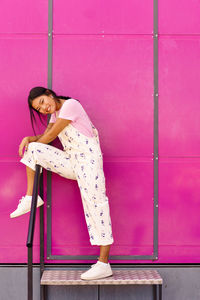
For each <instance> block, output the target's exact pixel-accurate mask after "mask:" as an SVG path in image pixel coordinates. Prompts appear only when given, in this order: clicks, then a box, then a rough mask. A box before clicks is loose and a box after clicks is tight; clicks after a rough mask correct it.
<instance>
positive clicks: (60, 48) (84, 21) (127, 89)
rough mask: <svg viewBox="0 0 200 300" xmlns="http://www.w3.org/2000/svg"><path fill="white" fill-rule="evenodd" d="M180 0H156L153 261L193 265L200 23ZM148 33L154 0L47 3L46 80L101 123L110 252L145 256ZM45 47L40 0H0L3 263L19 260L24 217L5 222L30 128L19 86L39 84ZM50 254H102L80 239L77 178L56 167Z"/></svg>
mask: <svg viewBox="0 0 200 300" xmlns="http://www.w3.org/2000/svg"><path fill="white" fill-rule="evenodd" d="M179 5H180V3H179V2H178V1H175V2H174V0H173V1H172V0H170V1H167V2H166V1H163V0H159V1H158V7H159V14H158V15H159V24H158V28H159V38H158V43H159V44H158V50H159V57H158V63H159V80H158V82H159V88H158V90H159V107H158V110H159V195H158V196H159V199H158V201H159V220H158V221H159V223H158V225H159V236H158V238H159V240H158V242H159V248H158V250H159V259H158V260H157V261H156V262H153V263H155V264H156V263H174V262H175V263H199V262H200V259H199V251H200V236H199V230H200V222H199V190H200V180H199V178H200V176H199V175H200V158H199V157H200V153H199V147H198V146H199V144H200V135H199V125H200V118H199V111H200V102H199V101H198V100H199V99H198V96H199V90H198V86H199V80H200V72H199V69H200V57H199V51H200V42H199V41H200V40H199V36H198V35H195V34H199V31H200V23H199V13H200V4H199V1H197V0H195V1H193V2H192V3H191V2H188V1H185V0H184V1H182V2H181V5H182V6H181V9H180V7H179ZM11 7H12V9H10V8H11ZM33 12H34V14H33ZM32 16H34V17H32ZM152 33H153V1H152V2H149V1H139V0H137V1H136V0H135V1H130V0H128V1H126V2H125V3H124V1H118V2H117V6H116V1H114V0H110V1H100V0H95V1H94V0H93V1H91V0H86V1H84V3H83V2H82V1H80V0H73V1H64V0H60V1H59V2H58V1H54V3H53V73H52V88H53V89H55V91H56V92H58V93H59V94H63V95H66V96H71V97H74V98H78V99H79V100H80V101H81V103H82V104H83V106H84V107H85V109H86V111H87V112H88V114H89V116H90V117H91V119H92V121H93V123H94V124H95V125H96V127H97V128H98V130H99V134H100V141H101V148H102V152H103V154H104V171H105V175H106V184H107V185H106V186H107V194H108V197H109V201H110V210H111V219H112V225H113V236H114V244H113V245H112V247H111V252H110V254H111V255H152V252H153V199H152V198H153V159H152V158H153V155H152V153H153V134H154V133H153V114H154V105H153V100H154V99H153V90H154V87H153V38H152V37H153V35H152ZM47 50H48V2H47V0H46V1H41V0H40V1H38V0H36V1H30V2H29V1H28V2H27V1H25V0H23V1H21V2H20V3H16V2H15V1H13V0H9V1H8V0H7V1H5V0H3V1H2V4H1V11H0V57H1V64H0V80H1V87H0V90H1V103H2V104H1V110H0V120H1V126H2V127H3V130H2V147H1V149H0V153H1V159H0V164H1V174H0V177H1V178H0V179H1V180H0V199H1V202H0V203H1V205H0V213H1V218H0V225H1V228H2V229H3V230H2V231H1V232H2V233H1V239H0V263H21V262H26V261H27V250H26V247H25V243H26V236H27V227H28V221H29V216H28V215H24V216H22V217H20V218H16V219H10V218H9V214H10V212H12V211H13V210H14V209H15V207H16V205H17V202H18V200H19V199H20V198H21V196H22V195H23V194H24V192H25V184H26V175H25V167H24V165H22V164H21V163H19V157H18V146H19V143H20V141H21V139H22V138H23V137H24V136H26V135H32V134H33V133H32V129H31V126H30V120H29V113H28V108H27V94H28V91H29V90H30V88H32V87H33V86H36V85H44V86H47V64H48V58H47V54H48V51H47ZM2 58H3V59H2ZM41 129H42V130H43V128H42V127H41ZM44 200H45V201H46V189H45V197H44ZM37 217H38V215H37ZM45 222H46V218H45ZM38 225H39V224H38V218H37V222H36V233H35V240H34V245H35V246H34V261H35V262H38V261H39V247H38V244H39V237H38V235H39V230H38ZM52 254H53V255H70V254H71V255H72V254H73V255H98V254H99V249H98V247H94V246H93V247H92V246H91V245H90V243H89V236H88V232H87V228H86V223H85V220H84V215H83V208H82V203H81V199H80V193H79V190H78V187H77V184H76V182H74V181H70V180H66V179H64V178H61V177H59V176H58V175H56V174H53V176H52ZM72 262H77V261H72ZM113 262H116V261H113ZM117 262H126V261H124V260H123V261H122V260H121V261H120V260H118V261H117ZM128 262H139V261H134V260H128ZM140 262H146V263H152V261H149V260H148V261H140Z"/></svg>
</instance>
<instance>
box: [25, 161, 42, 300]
mask: <svg viewBox="0 0 200 300" xmlns="http://www.w3.org/2000/svg"><path fill="white" fill-rule="evenodd" d="M40 169H41V166H40V165H36V170H35V177H34V185H33V195H32V203H31V211H30V218H29V226H28V236H27V242H26V246H27V248H28V273H27V276H28V278H27V282H28V295H27V296H28V300H33V238H34V231H35V218H36V208H37V198H38V189H39V182H40V192H39V194H40V196H41V198H43V174H42V173H41V175H40ZM43 271H44V206H43V205H42V206H40V278H41V276H42V273H43ZM40 299H41V300H42V299H45V289H44V288H43V287H42V286H41V288H40Z"/></svg>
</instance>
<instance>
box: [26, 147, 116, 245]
mask: <svg viewBox="0 0 200 300" xmlns="http://www.w3.org/2000/svg"><path fill="white" fill-rule="evenodd" d="M21 162H22V163H24V164H25V165H26V166H28V167H30V168H31V169H33V170H35V165H36V164H39V165H40V166H42V167H43V168H45V169H46V170H49V171H52V172H55V173H57V174H59V175H60V176H63V177H65V178H68V179H72V180H77V182H78V186H79V188H80V193H81V198H82V203H83V209H84V214H85V220H86V224H87V228H88V233H89V236H90V243H91V245H110V244H112V243H113V242H114V239H113V235H112V225H111V219H110V209H109V202H108V197H107V196H106V190H105V177H104V172H103V163H102V157H99V156H97V157H95V156H90V155H88V154H85V153H79V152H78V153H77V151H70V153H68V152H66V151H62V150H60V149H58V148H56V147H53V146H51V145H47V144H42V143H37V142H32V143H30V144H29V145H28V150H27V151H26V152H25V153H24V156H23V158H22V159H21Z"/></svg>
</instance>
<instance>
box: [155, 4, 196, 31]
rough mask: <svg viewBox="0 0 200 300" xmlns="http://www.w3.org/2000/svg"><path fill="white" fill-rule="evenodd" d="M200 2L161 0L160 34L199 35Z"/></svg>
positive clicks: (159, 6) (159, 8)
mask: <svg viewBox="0 0 200 300" xmlns="http://www.w3.org/2000/svg"><path fill="white" fill-rule="evenodd" d="M199 16H200V2H199V0H192V1H188V0H181V1H179V0H167V1H166V0H159V1H158V32H159V33H160V34H199V33H200V22H199Z"/></svg>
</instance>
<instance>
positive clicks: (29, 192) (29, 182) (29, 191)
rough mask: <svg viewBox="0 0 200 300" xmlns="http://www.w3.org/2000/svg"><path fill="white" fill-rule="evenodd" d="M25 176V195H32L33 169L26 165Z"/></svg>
mask: <svg viewBox="0 0 200 300" xmlns="http://www.w3.org/2000/svg"><path fill="white" fill-rule="evenodd" d="M26 176H27V191H26V195H28V196H32V193H33V184H34V176H35V171H33V170H32V169H31V168H29V167H28V166H26Z"/></svg>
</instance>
